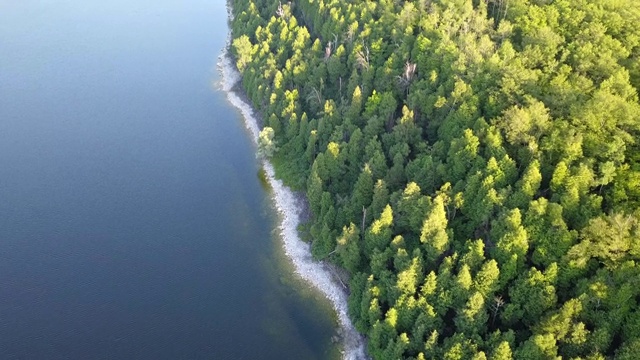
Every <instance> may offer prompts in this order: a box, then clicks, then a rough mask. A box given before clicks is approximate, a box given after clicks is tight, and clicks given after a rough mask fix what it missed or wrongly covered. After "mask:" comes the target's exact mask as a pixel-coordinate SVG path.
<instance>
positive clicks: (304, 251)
mask: <svg viewBox="0 0 640 360" xmlns="http://www.w3.org/2000/svg"><path fill="white" fill-rule="evenodd" d="M218 66H219V68H220V71H221V73H222V83H221V86H222V89H223V90H225V91H227V94H228V100H229V102H230V103H231V104H233V105H234V106H235V107H236V108H237V109H238V110H239V111H240V112H241V113H242V116H243V118H244V120H245V126H246V127H247V130H248V131H249V133H250V135H251V136H252V137H253V139H254V141H256V142H257V139H258V134H259V131H260V130H259V121H258V118H257V116H256V115H255V114H254V112H253V109H252V108H251V106H250V105H249V104H247V103H246V102H245V100H243V98H242V97H241V96H240V94H238V93H236V91H235V90H236V89H235V87H236V86H237V84H238V82H239V80H240V74H239V73H238V72H237V70H236V69H235V67H234V65H233V63H232V60H231V58H230V57H229V56H228V54H226V53H223V55H222V56H221V57H220V62H219V65H218ZM262 166H263V169H264V178H265V179H266V180H267V182H268V184H269V185H270V186H271V188H272V189H273V193H272V197H273V200H274V203H275V208H276V209H277V210H278V213H279V216H280V220H279V221H280V226H279V235H280V239H281V240H282V244H283V251H284V253H285V254H286V256H287V257H288V259H289V260H290V261H291V263H292V265H293V266H292V268H293V270H294V271H295V273H296V274H297V275H298V276H299V277H300V278H301V279H302V280H303V281H304V282H306V283H308V284H310V285H311V286H312V287H313V288H315V289H316V290H317V291H318V292H319V293H321V294H322V295H323V296H324V297H326V298H327V299H328V300H329V301H330V302H331V305H332V307H333V309H334V310H335V312H336V315H337V318H338V322H339V325H340V330H341V331H340V335H341V342H342V347H343V358H344V359H348V360H360V359H367V356H366V352H365V341H364V338H363V337H362V336H361V335H360V334H359V333H358V332H357V331H356V330H355V328H354V326H353V324H352V323H351V320H350V319H349V316H348V304H347V292H346V289H344V288H343V287H342V284H340V283H339V280H337V279H336V278H335V277H334V276H333V275H332V273H331V271H330V269H329V268H328V267H327V266H326V265H325V264H323V263H320V262H316V261H314V260H313V258H312V256H311V251H310V246H309V244H307V243H305V242H303V241H301V239H300V237H299V235H298V230H297V228H298V225H299V224H300V212H301V210H302V204H300V199H298V198H296V196H295V195H294V193H293V192H292V191H291V190H290V189H289V188H287V187H286V186H285V185H284V184H283V183H282V181H280V180H278V179H277V178H276V175H275V171H274V168H273V166H272V165H271V164H270V163H269V161H267V160H266V159H263V161H262Z"/></svg>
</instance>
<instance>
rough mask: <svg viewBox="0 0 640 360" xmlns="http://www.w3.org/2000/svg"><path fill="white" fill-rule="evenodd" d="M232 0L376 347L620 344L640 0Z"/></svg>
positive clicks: (274, 120) (415, 354)
mask: <svg viewBox="0 0 640 360" xmlns="http://www.w3.org/2000/svg"><path fill="white" fill-rule="evenodd" d="M231 5H232V7H233V15H234V20H233V22H232V35H233V41H232V44H231V53H232V54H233V56H234V57H235V61H236V65H237V67H238V69H239V70H240V71H241V73H242V76H243V81H242V84H243V87H244V89H245V91H246V93H247V96H248V97H249V98H250V100H251V101H252V102H253V104H254V106H255V107H256V109H257V110H258V111H259V113H260V114H261V115H263V118H264V120H265V128H264V130H263V131H262V132H261V134H260V139H259V142H260V146H259V149H260V152H261V153H262V154H263V155H265V156H267V157H271V158H272V160H273V162H274V164H275V166H276V171H277V173H278V175H279V176H281V177H282V178H283V179H284V180H285V182H286V183H287V184H289V185H292V186H294V187H296V188H298V189H303V190H306V195H307V198H308V201H309V209H310V211H311V215H312V216H311V219H310V224H309V226H308V228H309V229H310V230H309V231H310V234H311V237H312V238H313V239H312V251H313V254H314V256H316V258H319V259H328V260H329V261H334V262H337V263H338V264H339V265H341V266H342V267H343V268H345V269H346V270H347V271H348V273H349V274H350V277H351V278H350V281H349V285H350V296H349V310H350V315H351V317H352V318H353V320H354V323H355V325H356V327H357V328H358V330H360V331H361V332H363V333H364V334H366V335H367V336H368V339H369V351H370V354H371V355H372V356H373V357H374V358H376V359H397V358H410V359H430V358H438V359H500V360H502V359H551V358H558V357H562V358H572V359H609V358H619V359H632V358H636V357H637V353H638V351H640V350H639V349H640V345H639V344H640V341H639V340H638V339H639V338H640V325H639V324H640V321H639V320H638V319H640V316H638V315H637V314H638V311H639V309H638V304H637V299H640V290H637V289H640V286H639V285H640V284H639V282H640V280H638V279H640V269H639V268H638V267H637V265H636V263H637V262H638V261H639V260H640V259H639V257H640V240H639V239H640V225H639V224H640V220H639V216H640V210H639V206H640V146H639V145H638V144H637V141H638V139H640V104H639V102H638V86H640V65H639V64H640V27H639V26H638V25H637V24H639V23H640V3H638V2H637V1H626V0H598V1H585V0H556V1H542V0H536V1H533V0H531V1H529V0H513V1H489V2H484V1H466V0H465V1H439V0H437V1H404V2H402V1H378V2H375V1H361V0H356V1H348V2H340V1H336V0H300V1H298V2H295V3H288V4H282V6H280V4H278V3H277V2H269V1H264V0H233V1H232V2H231Z"/></svg>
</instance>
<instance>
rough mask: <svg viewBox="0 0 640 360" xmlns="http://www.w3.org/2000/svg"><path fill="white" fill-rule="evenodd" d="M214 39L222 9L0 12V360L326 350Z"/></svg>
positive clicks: (6, 7)
mask: <svg viewBox="0 0 640 360" xmlns="http://www.w3.org/2000/svg"><path fill="white" fill-rule="evenodd" d="M226 34H227V23H226V9H225V2H224V1H222V0H206V1H205V0H172V1H168V0H154V1H149V0H127V1H125V0H109V1H94V0H0V359H322V358H327V357H329V354H330V352H331V351H334V350H331V348H332V347H331V345H330V337H331V335H332V332H333V331H334V330H333V328H334V321H333V320H332V319H331V317H330V316H327V309H326V308H325V307H323V306H320V305H319V304H318V302H317V301H314V300H313V299H314V297H313V296H312V295H309V294H306V295H302V294H301V293H300V292H299V291H298V290H296V289H295V288H294V287H293V286H292V285H291V281H290V280H287V279H288V276H287V275H285V273H286V271H285V270H283V267H282V266H280V265H277V263H278V262H279V261H281V260H282V259H281V255H279V254H278V250H277V242H276V241H274V239H273V236H272V229H273V227H274V215H273V211H272V210H271V209H270V208H269V206H268V194H267V192H266V191H265V189H263V188H262V187H261V185H260V181H259V179H258V177H257V172H258V168H257V165H256V160H255V157H254V149H253V147H252V144H251V141H250V140H249V137H248V134H247V133H246V132H245V131H244V130H243V126H242V122H241V119H240V117H239V115H238V113H237V112H236V111H235V109H233V108H232V107H231V106H230V105H229V104H228V103H227V102H226V101H225V94H224V93H223V92H220V91H217V90H216V89H215V86H214V85H213V84H215V83H216V82H217V81H219V75H218V73H217V71H216V70H215V64H216V61H217V56H218V54H219V53H220V50H221V49H222V48H223V46H224V43H225V40H226V36H227V35H226ZM283 278H284V279H285V280H284V281H283Z"/></svg>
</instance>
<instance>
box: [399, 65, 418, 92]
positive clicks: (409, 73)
mask: <svg viewBox="0 0 640 360" xmlns="http://www.w3.org/2000/svg"><path fill="white" fill-rule="evenodd" d="M416 68H417V65H416V63H412V62H409V61H407V62H406V63H405V64H404V72H403V73H402V75H398V82H399V83H400V86H401V87H402V89H403V90H404V91H406V92H407V93H408V92H409V85H411V82H412V81H413V79H414V78H415V76H416Z"/></svg>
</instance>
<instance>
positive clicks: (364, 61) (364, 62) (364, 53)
mask: <svg viewBox="0 0 640 360" xmlns="http://www.w3.org/2000/svg"><path fill="white" fill-rule="evenodd" d="M356 64H357V65H358V66H359V67H360V68H361V69H365V70H368V69H369V47H367V46H366V45H365V46H364V50H358V51H356Z"/></svg>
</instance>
